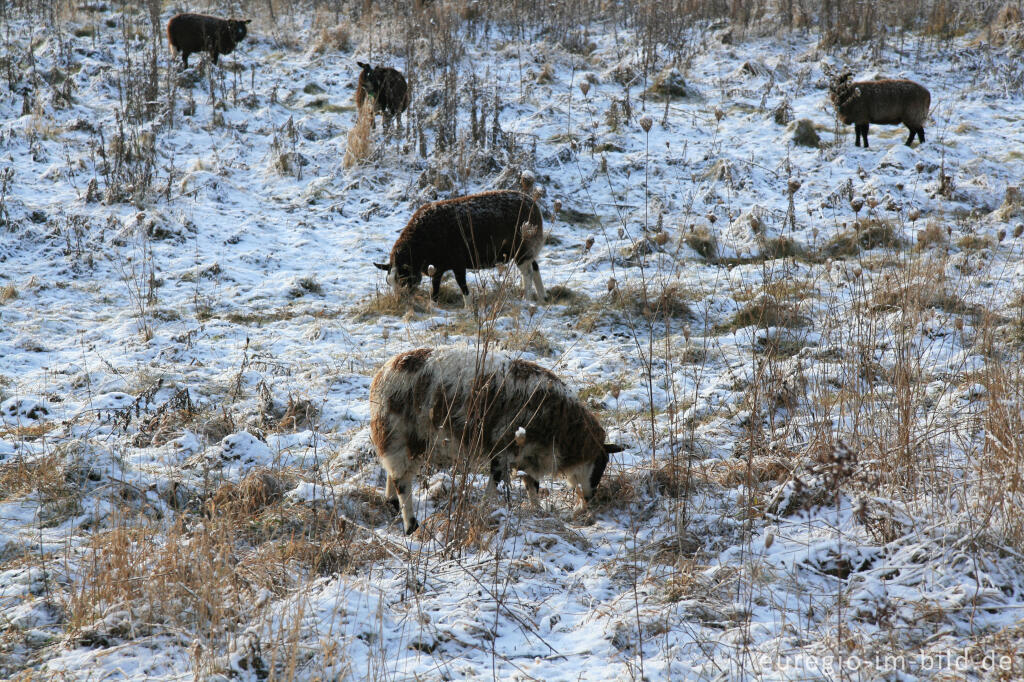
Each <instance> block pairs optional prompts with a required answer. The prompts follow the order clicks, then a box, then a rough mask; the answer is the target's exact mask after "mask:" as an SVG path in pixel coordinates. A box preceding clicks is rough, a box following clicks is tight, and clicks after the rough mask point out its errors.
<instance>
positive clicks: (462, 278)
mask: <svg viewBox="0 0 1024 682" xmlns="http://www.w3.org/2000/svg"><path fill="white" fill-rule="evenodd" d="M455 283H456V284H458V285H459V291H461V292H462V304H463V305H464V306H465V307H467V308H469V307H470V300H469V287H468V286H466V269H465V268H456V269H455Z"/></svg>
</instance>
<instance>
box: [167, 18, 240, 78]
mask: <svg viewBox="0 0 1024 682" xmlns="http://www.w3.org/2000/svg"><path fill="white" fill-rule="evenodd" d="M250 21H252V20H251V19H220V18H218V17H211V16H209V15H206V14H188V13H185V14H175V15H174V16H173V17H171V20H170V21H168V22H167V42H168V43H170V45H171V50H174V51H177V52H180V53H181V61H182V63H183V64H184V65H185V68H186V69H187V68H188V56H189V55H190V54H192V53H193V52H209V53H210V56H211V57H212V58H213V63H214V64H216V63H217V57H218V56H219V55H222V54H230V53H231V51H232V50H234V49H235V46H236V45H237V44H238V43H240V42H242V40H244V39H245V36H246V34H247V32H248V31H247V30H246V25H247V24H248V23H249V22H250Z"/></svg>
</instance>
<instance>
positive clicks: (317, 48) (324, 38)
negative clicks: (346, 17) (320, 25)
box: [313, 23, 352, 54]
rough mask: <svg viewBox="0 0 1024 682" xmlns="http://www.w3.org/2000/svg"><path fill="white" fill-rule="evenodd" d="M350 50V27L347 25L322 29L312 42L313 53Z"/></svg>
mask: <svg viewBox="0 0 1024 682" xmlns="http://www.w3.org/2000/svg"><path fill="white" fill-rule="evenodd" d="M351 49H352V27H351V26H349V25H348V24H347V23H342V24H337V25H336V26H331V27H330V28H324V29H321V30H320V33H318V34H317V37H316V40H315V41H313V52H315V53H316V54H325V53H327V52H349V51H350V50H351Z"/></svg>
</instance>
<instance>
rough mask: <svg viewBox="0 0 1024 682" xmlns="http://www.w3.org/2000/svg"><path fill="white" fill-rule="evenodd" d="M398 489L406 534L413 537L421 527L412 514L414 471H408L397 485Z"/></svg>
mask: <svg viewBox="0 0 1024 682" xmlns="http://www.w3.org/2000/svg"><path fill="white" fill-rule="evenodd" d="M396 487H397V488H398V504H399V506H400V507H401V509H402V524H403V525H404V526H405V534H406V535H412V534H413V533H415V532H416V529H417V528H419V527H420V524H419V521H417V520H416V516H415V515H414V514H413V512H412V471H406V472H405V473H404V474H403V475H402V476H401V477H400V478H399V479H398V482H397V484H396Z"/></svg>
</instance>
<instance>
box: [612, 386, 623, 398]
mask: <svg viewBox="0 0 1024 682" xmlns="http://www.w3.org/2000/svg"><path fill="white" fill-rule="evenodd" d="M621 392H622V388H621V387H620V386H619V385H618V384H615V385H614V386H612V390H611V391H610V393H611V394H612V397H613V398H615V399H616V400H618V399H619V394H620V393H621Z"/></svg>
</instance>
